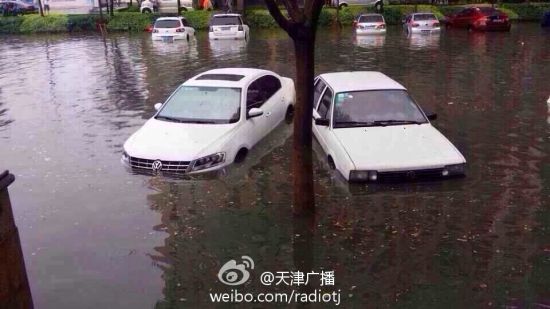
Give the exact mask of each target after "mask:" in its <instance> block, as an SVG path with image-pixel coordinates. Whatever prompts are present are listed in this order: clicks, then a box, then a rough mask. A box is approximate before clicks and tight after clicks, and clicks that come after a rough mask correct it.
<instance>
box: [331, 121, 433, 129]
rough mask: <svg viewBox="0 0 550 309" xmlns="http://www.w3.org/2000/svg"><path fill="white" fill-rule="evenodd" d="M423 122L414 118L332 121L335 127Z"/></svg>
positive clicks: (380, 125)
mask: <svg viewBox="0 0 550 309" xmlns="http://www.w3.org/2000/svg"><path fill="white" fill-rule="evenodd" d="M423 123H425V122H420V121H414V120H377V121H338V122H336V123H334V127H336V128H346V127H348V128H350V127H385V126H389V125H400V124H423Z"/></svg>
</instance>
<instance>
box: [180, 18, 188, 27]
mask: <svg viewBox="0 0 550 309" xmlns="http://www.w3.org/2000/svg"><path fill="white" fill-rule="evenodd" d="M181 22H182V24H183V25H184V26H185V27H189V22H188V21H187V19H182V20H181Z"/></svg>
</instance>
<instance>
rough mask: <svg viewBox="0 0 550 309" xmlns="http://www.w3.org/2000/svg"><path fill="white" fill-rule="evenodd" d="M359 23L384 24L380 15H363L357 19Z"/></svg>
mask: <svg viewBox="0 0 550 309" xmlns="http://www.w3.org/2000/svg"><path fill="white" fill-rule="evenodd" d="M359 22H360V23H377V22H384V19H383V18H382V16H380V15H366V16H365V15H363V16H361V17H359Z"/></svg>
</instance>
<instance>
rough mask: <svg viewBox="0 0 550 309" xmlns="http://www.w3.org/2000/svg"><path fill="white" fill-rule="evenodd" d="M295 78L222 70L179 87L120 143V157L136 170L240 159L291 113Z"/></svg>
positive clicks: (193, 169)
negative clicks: (140, 125) (150, 116)
mask: <svg viewBox="0 0 550 309" xmlns="http://www.w3.org/2000/svg"><path fill="white" fill-rule="evenodd" d="M294 101H295V91H294V82H293V81H292V80H291V79H289V78H286V77H281V76H279V75H277V74H276V73H274V72H271V71H266V70H259V69H243V68H226V69H215V70H210V71H207V72H204V73H201V74H199V75H197V76H195V77H193V78H191V79H189V80H187V81H186V82H184V83H183V84H182V85H181V86H179V87H178V88H177V89H176V91H174V93H172V95H171V96H170V97H169V98H168V99H167V100H166V102H165V103H164V104H161V103H157V104H156V105H155V108H156V109H157V112H156V114H155V115H154V116H153V117H152V118H151V119H149V120H148V121H147V122H146V123H145V124H144V125H143V127H141V128H140V129H139V130H138V131H137V132H136V133H134V134H133V135H132V136H131V137H130V138H129V139H128V140H127V141H126V143H124V153H123V156H122V161H123V162H124V163H125V164H127V165H128V166H130V167H132V168H135V169H145V170H152V171H163V172H175V173H197V172H206V171H212V170H216V169H220V168H222V167H224V166H227V165H229V164H231V163H232V162H240V161H242V160H244V158H245V157H246V155H247V153H248V151H249V150H250V149H251V148H252V147H254V145H255V144H256V143H258V142H259V141H260V140H261V139H262V138H263V137H265V136H266V135H267V134H268V133H269V132H271V131H272V130H273V129H274V128H275V127H276V126H277V125H278V124H279V123H280V122H281V121H282V120H283V119H285V117H288V116H289V115H290V114H291V113H292V109H293V104H294Z"/></svg>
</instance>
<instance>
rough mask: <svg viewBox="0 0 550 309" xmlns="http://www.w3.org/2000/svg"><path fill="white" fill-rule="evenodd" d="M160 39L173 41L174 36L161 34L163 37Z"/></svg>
mask: <svg viewBox="0 0 550 309" xmlns="http://www.w3.org/2000/svg"><path fill="white" fill-rule="evenodd" d="M162 41H163V42H173V41H174V37H173V36H163V37H162Z"/></svg>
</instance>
